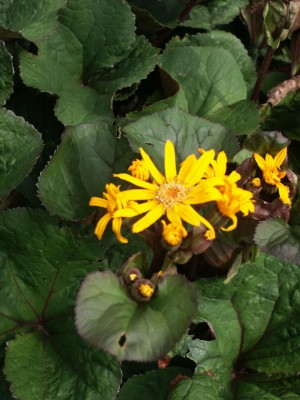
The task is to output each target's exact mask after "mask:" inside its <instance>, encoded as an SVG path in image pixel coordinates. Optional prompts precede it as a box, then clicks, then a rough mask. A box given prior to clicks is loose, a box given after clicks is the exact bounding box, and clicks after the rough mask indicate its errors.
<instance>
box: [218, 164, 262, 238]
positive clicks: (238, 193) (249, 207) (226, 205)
mask: <svg viewBox="0 0 300 400" xmlns="http://www.w3.org/2000/svg"><path fill="white" fill-rule="evenodd" d="M240 179H241V176H240V174H238V173H237V172H236V171H233V172H231V174H230V175H229V176H225V177H224V186H221V187H219V190H220V191H221V193H222V199H221V200H218V201H217V206H218V209H219V211H220V212H221V214H223V215H225V216H226V217H228V218H230V219H231V221H232V225H230V226H229V227H228V228H221V229H222V230H223V231H232V230H233V229H235V228H236V227H237V221H238V220H237V216H236V214H237V213H238V212H239V211H241V212H242V213H243V215H244V217H245V216H247V215H248V214H249V213H250V212H253V211H254V199H253V195H252V193H251V192H249V191H248V190H244V189H242V188H239V187H238V186H237V184H236V182H237V181H239V180H240Z"/></svg>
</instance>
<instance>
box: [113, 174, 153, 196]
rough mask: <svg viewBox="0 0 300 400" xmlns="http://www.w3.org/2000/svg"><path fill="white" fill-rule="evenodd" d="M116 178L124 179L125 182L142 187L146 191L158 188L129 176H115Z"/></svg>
mask: <svg viewBox="0 0 300 400" xmlns="http://www.w3.org/2000/svg"><path fill="white" fill-rule="evenodd" d="M114 177H115V178H119V179H123V181H127V182H130V183H133V184H134V185H135V186H140V187H142V188H144V189H150V190H155V189H156V186H155V185H153V184H152V183H149V182H145V181H142V180H141V179H138V178H135V177H134V176H131V175H129V174H114ZM120 193H122V192H120Z"/></svg>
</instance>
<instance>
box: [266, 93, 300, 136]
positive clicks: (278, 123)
mask: <svg viewBox="0 0 300 400" xmlns="http://www.w3.org/2000/svg"><path fill="white" fill-rule="evenodd" d="M299 107H300V92H299V91H296V92H295V93H288V94H287V96H286V97H284V98H283V100H282V101H281V102H280V103H279V104H278V105H277V106H276V107H272V108H270V111H269V113H268V115H267V118H266V119H265V120H264V121H263V125H262V126H263V129H264V130H279V131H281V132H282V133H283V135H284V136H286V137H288V138H289V139H295V140H300V128H299V126H300V115H299V113H298V110H299Z"/></svg>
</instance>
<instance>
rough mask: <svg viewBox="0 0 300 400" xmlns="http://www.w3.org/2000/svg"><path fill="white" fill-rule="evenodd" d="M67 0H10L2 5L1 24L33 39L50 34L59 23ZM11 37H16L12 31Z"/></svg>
mask: <svg viewBox="0 0 300 400" xmlns="http://www.w3.org/2000/svg"><path fill="white" fill-rule="evenodd" d="M64 5H65V0H52V1H48V0H9V1H5V2H2V3H1V5H0V26H1V27H3V28H5V29H9V30H11V31H14V32H18V33H20V34H21V35H22V36H23V37H25V38H26V39H28V40H31V41H37V40H40V39H42V38H43V37H44V36H46V35H48V34H49V33H50V32H51V31H52V30H53V28H54V27H55V25H56V23H57V12H58V10H59V9H60V8H61V7H63V6H64ZM9 36H10V37H15V35H13V33H12V32H11V33H10V34H9Z"/></svg>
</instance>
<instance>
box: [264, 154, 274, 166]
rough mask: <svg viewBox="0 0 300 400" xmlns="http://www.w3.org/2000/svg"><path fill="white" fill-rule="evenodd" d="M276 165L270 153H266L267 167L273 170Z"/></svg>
mask: <svg viewBox="0 0 300 400" xmlns="http://www.w3.org/2000/svg"><path fill="white" fill-rule="evenodd" d="M274 167H275V164H274V160H273V157H272V156H271V155H270V154H266V169H268V170H272V169H273V168H274Z"/></svg>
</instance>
